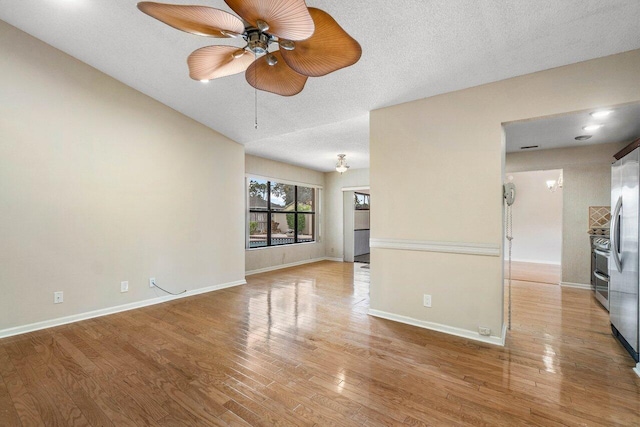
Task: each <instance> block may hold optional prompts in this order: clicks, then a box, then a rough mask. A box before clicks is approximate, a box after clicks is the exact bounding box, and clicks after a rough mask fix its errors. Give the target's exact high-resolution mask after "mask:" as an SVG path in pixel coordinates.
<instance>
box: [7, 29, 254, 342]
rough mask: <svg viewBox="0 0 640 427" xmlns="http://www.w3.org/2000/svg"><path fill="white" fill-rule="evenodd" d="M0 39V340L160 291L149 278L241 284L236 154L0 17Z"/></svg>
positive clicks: (183, 283) (168, 283)
mask: <svg viewBox="0 0 640 427" xmlns="http://www.w3.org/2000/svg"><path fill="white" fill-rule="evenodd" d="M0 40H2V42H1V43H0V58H2V59H0V99H1V100H2V101H1V102H0V200H1V202H0V218H1V221H0V236H2V237H1V238H0V259H2V262H1V264H0V287H1V288H2V297H1V298H0V304H1V306H0V330H3V329H8V328H12V327H17V326H24V325H26V324H30V323H33V322H39V321H45V320H50V319H55V318H59V317H63V316H69V315H75V314H79V313H84V312H88V311H92V310H97V309H105V308H109V307H113V306H118V305H122V304H127V303H134V302H139V301H142V300H147V299H152V298H155V297H156V296H160V295H162V294H161V293H159V291H158V290H157V289H156V290H155V291H154V290H153V289H150V288H149V285H148V279H149V277H155V278H156V279H157V282H158V284H159V285H161V286H164V287H166V288H168V289H170V290H174V291H179V290H183V289H187V290H196V289H199V288H204V287H208V286H214V285H221V284H225V283H229V282H236V281H241V280H243V278H244V263H243V261H244V257H243V255H244V252H243V242H242V239H241V238H239V237H240V236H242V234H243V229H244V221H243V217H244V215H243V213H244V210H243V206H244V199H243V162H244V153H243V147H242V146H241V145H239V144H236V143H235V142H233V141H231V140H229V139H227V138H225V137H223V136H222V135H220V134H218V133H216V132H214V131H212V130H211V129H208V128H206V127H204V126H202V125H200V124H198V123H197V122H195V121H193V120H191V119H189V118H187V117H185V116H183V115H181V114H179V113H177V112H175V111H174V110H172V109H170V108H168V107H166V106H164V105H162V104H160V103H158V102H156V101H154V100H152V99H151V98H149V97H147V96H145V95H143V94H141V93H139V92H136V91H135V90H133V89H131V88H129V87H127V86H125V85H123V84H122V83H119V82H117V81H116V80H114V79H112V78H110V77H108V76H106V75H104V74H102V73H100V72H99V71H97V70H95V69H93V68H91V67H89V66H88V65H86V64H84V63H81V62H79V61H77V60H75V59H74V58H72V57H70V56H68V55H66V54H64V53H62V52H60V51H58V50H56V49H54V48H52V47H50V46H48V45H46V44H44V43H42V42H40V41H38V40H36V39H35V38H33V37H31V36H29V35H27V34H25V33H23V32H21V31H19V30H17V29H15V28H13V27H11V26H9V25H8V24H6V23H3V22H1V21H0ZM125 280H127V281H129V289H130V290H129V292H127V293H120V282H121V281H125ZM54 291H63V292H64V303H62V304H56V305H54V304H53V292H54Z"/></svg>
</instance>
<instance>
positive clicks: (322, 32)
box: [280, 7, 362, 77]
mask: <svg viewBox="0 0 640 427" xmlns="http://www.w3.org/2000/svg"><path fill="white" fill-rule="evenodd" d="M309 13H310V14H311V17H312V18H313V21H314V22H315V26H316V31H315V32H314V33H313V35H312V36H311V37H310V38H308V39H307V40H302V41H297V42H295V44H294V46H295V47H294V49H293V50H285V49H280V52H282V57H283V58H284V60H285V61H286V63H287V65H289V67H291V68H292V69H293V70H294V71H296V72H298V73H300V74H304V75H305V76H310V77H319V76H324V75H326V74H329V73H331V72H333V71H336V70H339V69H341V68H344V67H348V66H350V65H353V64H355V63H356V62H358V60H359V59H360V57H361V56H362V48H361V47H360V44H359V43H358V42H357V41H355V40H354V39H353V38H352V37H351V36H350V35H349V34H347V32H346V31H345V30H343V29H342V27H340V25H338V23H337V22H336V21H335V19H333V18H332V17H331V15H329V14H328V13H327V12H325V11H323V10H320V9H316V8H314V7H310V8H309Z"/></svg>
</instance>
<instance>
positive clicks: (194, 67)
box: [138, 0, 362, 96]
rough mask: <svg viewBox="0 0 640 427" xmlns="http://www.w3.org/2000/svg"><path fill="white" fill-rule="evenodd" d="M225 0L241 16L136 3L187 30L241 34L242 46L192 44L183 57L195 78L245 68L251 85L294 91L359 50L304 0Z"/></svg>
mask: <svg viewBox="0 0 640 427" xmlns="http://www.w3.org/2000/svg"><path fill="white" fill-rule="evenodd" d="M225 3H226V4H227V5H228V6H229V7H230V8H231V9H232V10H233V11H234V12H235V13H237V14H238V15H239V16H240V17H241V18H242V20H241V19H240V18H238V17H236V16H234V15H232V14H230V13H228V12H225V11H223V10H220V9H215V8H212V7H206V6H185V5H172V4H163V3H155V2H141V3H138V9H140V10H141V11H142V12H144V13H146V14H147V15H149V16H151V17H153V18H155V19H157V20H159V21H161V22H163V23H165V24H167V25H169V26H171V27H173V28H176V29H178V30H182V31H185V32H188V33H191V34H196V35H200V36H207V37H214V38H240V37H242V38H243V39H244V40H245V42H246V45H245V46H244V47H238V46H226V45H216V46H207V47H203V48H200V49H197V50H195V51H194V52H193V53H192V54H191V55H189V57H188V59H187V64H188V66H189V76H190V77H191V78H192V79H194V80H199V81H205V80H212V79H217V78H220V77H225V76H229V75H233V74H237V73H241V72H243V71H245V76H246V80H247V82H248V83H249V84H250V85H251V86H253V87H254V88H256V89H259V90H264V91H267V92H272V93H275V94H278V95H282V96H292V95H296V94H298V93H300V91H302V89H304V86H305V84H306V82H307V78H308V77H320V76H324V75H327V74H329V73H331V72H333V71H337V70H339V69H341V68H345V67H349V66H351V65H353V64H355V63H356V62H358V60H359V59H360V56H361V55H362V48H361V47H360V44H359V43H358V42H357V41H356V40H355V39H353V38H352V37H351V36H350V35H349V34H347V32H346V31H344V30H343V29H342V27H340V25H339V24H338V23H337V22H336V21H335V20H334V19H333V18H332V17H331V15H329V14H328V13H327V12H324V11H322V10H320V9H316V8H312V7H307V5H306V3H305V1H304V0H225ZM243 21H244V22H243ZM276 47H277V48H278V49H275V48H276ZM272 48H273V49H272Z"/></svg>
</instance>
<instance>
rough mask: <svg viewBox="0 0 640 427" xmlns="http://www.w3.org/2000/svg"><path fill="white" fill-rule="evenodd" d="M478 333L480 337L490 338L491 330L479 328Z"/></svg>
mask: <svg viewBox="0 0 640 427" xmlns="http://www.w3.org/2000/svg"><path fill="white" fill-rule="evenodd" d="M478 332H479V333H480V335H483V336H485V337H489V336H491V328H486V327H484V326H480V327H479V328H478Z"/></svg>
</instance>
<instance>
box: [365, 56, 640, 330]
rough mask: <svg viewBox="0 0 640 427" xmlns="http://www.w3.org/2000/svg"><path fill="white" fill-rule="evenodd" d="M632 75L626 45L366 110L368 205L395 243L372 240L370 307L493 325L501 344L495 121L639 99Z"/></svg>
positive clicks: (446, 325) (639, 61)
mask: <svg viewBox="0 0 640 427" xmlns="http://www.w3.org/2000/svg"><path fill="white" fill-rule="evenodd" d="M638 70H640V51H632V52H627V53H623V54H619V55H614V56H610V57H606V58H600V59H596V60H592V61H588V62H584V63H579V64H574V65H569V66H566V67H561V68H556V69H552V70H547V71H542V72H539V73H534V74H529V75H526V76H522V77H517V78H513V79H509V80H504V81H501V82H497V83H492V84H488V85H484V86H479V87H475V88H471V89H466V90H462V91H458V92H453V93H448V94H444V95H439V96H434V97H432V98H427V99H422V100H418V101H414V102H410V103H406V104H402V105H397V106H392V107H388V108H384V109H380V110H376V111H373V112H372V113H371V142H370V150H371V191H372V194H373V195H374V196H375V199H374V200H375V203H376V205H378V206H385V207H386V208H385V209H372V211H371V232H372V240H376V239H378V240H381V241H386V242H391V243H390V244H389V245H387V247H386V248H383V247H380V246H378V247H372V252H371V254H372V255H371V257H372V263H371V265H372V268H371V308H372V309H373V310H377V312H378V313H379V314H380V313H382V314H385V315H393V316H395V317H398V316H404V318H403V319H405V321H407V320H406V319H412V320H411V321H413V322H414V323H418V322H422V324H423V325H425V326H428V327H433V328H436V329H438V328H439V329H442V330H448V331H453V330H455V331H457V333H460V334H462V335H467V336H471V337H475V338H478V339H480V336H478V335H477V332H476V331H478V327H479V326H484V327H489V328H491V330H492V332H491V334H492V336H493V337H494V338H493V339H492V341H493V342H499V339H500V338H499V337H500V335H501V330H502V328H503V284H502V277H503V274H502V254H501V253H496V250H495V249H493V248H497V249H498V251H497V252H500V251H501V250H502V246H503V245H502V238H503V205H502V190H501V189H502V180H503V172H504V157H505V154H504V133H503V129H502V123H505V122H510V121H515V120H522V119H528V118H533V117H542V116H547V115H552V114H561V113H567V112H573V111H579V110H584V109H588V108H593V107H602V106H609V105H616V104H621V103H627V102H636V101H639V100H640V73H639V72H638ZM470 72H471V71H470ZM568 178H569V177H566V179H568ZM394 207H403V208H410V209H394ZM398 240H402V241H404V242H405V244H404V246H402V245H398V244H394V243H393V242H394V241H398ZM406 242H413V243H415V245H414V246H415V248H416V249H417V250H414V251H408V250H404V249H398V248H400V247H406V246H407V245H406ZM443 243H445V245H443ZM460 243H464V244H471V245H460ZM452 244H453V245H454V246H453V247H452ZM456 244H458V247H455V245H456ZM445 246H446V247H447V248H448V250H451V249H455V250H457V251H459V252H463V249H464V250H468V248H476V249H478V251H479V252H480V253H486V254H489V255H461V254H456V253H443V252H437V251H441V250H442V249H440V248H441V247H445ZM389 247H391V248H389ZM465 248H466V249H465ZM434 251H436V252H434ZM423 294H431V295H432V298H433V307H432V308H426V307H423V305H422V295H423Z"/></svg>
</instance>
